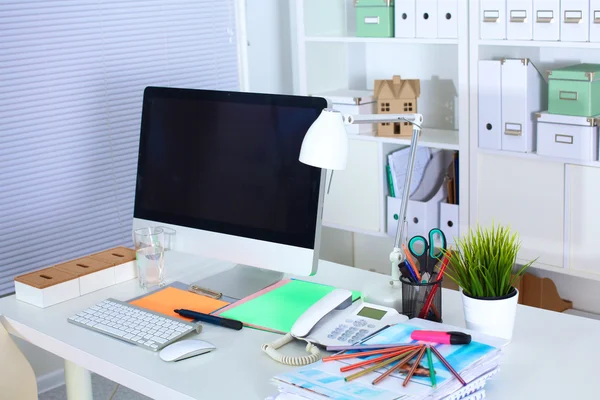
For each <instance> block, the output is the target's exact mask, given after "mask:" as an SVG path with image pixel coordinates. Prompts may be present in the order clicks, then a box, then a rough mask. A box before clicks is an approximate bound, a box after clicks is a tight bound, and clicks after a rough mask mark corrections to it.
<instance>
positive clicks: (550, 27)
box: [532, 0, 560, 41]
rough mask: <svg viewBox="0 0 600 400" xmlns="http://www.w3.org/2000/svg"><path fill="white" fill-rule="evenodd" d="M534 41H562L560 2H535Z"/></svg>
mask: <svg viewBox="0 0 600 400" xmlns="http://www.w3.org/2000/svg"><path fill="white" fill-rule="evenodd" d="M532 19H533V40H548V41H557V40H559V39H560V0H533V18H532Z"/></svg>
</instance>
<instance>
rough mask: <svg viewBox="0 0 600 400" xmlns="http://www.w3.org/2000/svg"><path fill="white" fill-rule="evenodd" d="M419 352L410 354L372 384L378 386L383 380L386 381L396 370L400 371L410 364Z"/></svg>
mask: <svg viewBox="0 0 600 400" xmlns="http://www.w3.org/2000/svg"><path fill="white" fill-rule="evenodd" d="M417 352H418V350H414V351H412V352H411V353H410V354H408V355H407V356H406V357H404V358H403V359H402V360H400V361H398V364H396V365H394V366H393V367H391V368H389V369H388V370H387V371H385V372H384V373H383V374H381V375H379V376H378V377H377V378H375V380H373V382H371V384H373V385H377V384H378V383H379V382H381V381H382V380H384V379H385V378H387V377H388V376H389V375H390V374H391V373H392V372H394V371H396V370H400V369H401V368H402V367H403V366H404V365H405V364H406V363H407V362H409V361H410V360H412V359H413V357H414V356H415V355H416V354H417Z"/></svg>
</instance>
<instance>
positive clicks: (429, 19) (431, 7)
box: [417, 0, 438, 38]
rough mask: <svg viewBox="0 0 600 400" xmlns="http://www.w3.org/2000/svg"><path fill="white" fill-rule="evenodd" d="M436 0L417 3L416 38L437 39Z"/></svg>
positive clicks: (423, 0)
mask: <svg viewBox="0 0 600 400" xmlns="http://www.w3.org/2000/svg"><path fill="white" fill-rule="evenodd" d="M437 7H438V5H437V0H418V1H417V37H418V38H437V37H438V15H437Z"/></svg>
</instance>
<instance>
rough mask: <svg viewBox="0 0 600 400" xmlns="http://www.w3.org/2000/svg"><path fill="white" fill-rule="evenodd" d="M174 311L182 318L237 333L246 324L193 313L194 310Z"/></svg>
mask: <svg viewBox="0 0 600 400" xmlns="http://www.w3.org/2000/svg"><path fill="white" fill-rule="evenodd" d="M173 311H175V312H176V313H177V314H179V315H181V316H182V317H186V318H193V319H195V320H198V321H202V322H206V323H208V324H213V325H219V326H223V327H225V328H229V329H235V330H236V331H239V330H240V329H242V327H243V326H244V324H242V323H241V322H240V321H236V320H234V319H228V318H223V317H217V316H216V315H210V314H204V313H199V312H197V311H192V310H173Z"/></svg>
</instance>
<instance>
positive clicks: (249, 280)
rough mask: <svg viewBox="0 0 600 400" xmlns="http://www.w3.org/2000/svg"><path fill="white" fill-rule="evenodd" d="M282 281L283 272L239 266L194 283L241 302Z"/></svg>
mask: <svg viewBox="0 0 600 400" xmlns="http://www.w3.org/2000/svg"><path fill="white" fill-rule="evenodd" d="M281 279H283V272H277V271H271V270H268V269H262V268H255V267H250V266H248V265H242V264H237V265H236V266H235V267H233V268H232V269H228V270H227V271H223V272H220V273H218V274H216V275H212V276H209V277H207V278H204V279H201V280H199V281H197V282H194V285H198V286H200V287H202V288H207V289H210V290H214V291H215V292H220V293H223V297H227V298H229V299H233V300H239V299H243V298H244V297H247V296H250V295H251V294H254V293H256V292H258V291H261V290H263V289H264V288H266V287H267V286H270V285H272V284H274V283H276V282H279V281H280V280H281Z"/></svg>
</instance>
